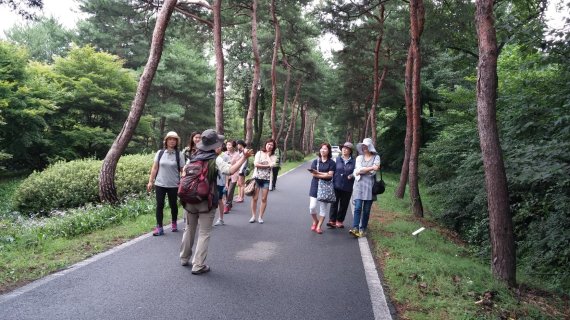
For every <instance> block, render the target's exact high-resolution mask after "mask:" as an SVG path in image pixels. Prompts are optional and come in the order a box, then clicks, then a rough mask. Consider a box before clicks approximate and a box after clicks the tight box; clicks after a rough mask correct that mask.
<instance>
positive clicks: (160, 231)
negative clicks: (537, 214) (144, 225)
mask: <svg viewBox="0 0 570 320" xmlns="http://www.w3.org/2000/svg"><path fill="white" fill-rule="evenodd" d="M152 235H153V236H163V235H164V229H163V228H162V227H159V226H156V227H155V228H154V232H153V233H152Z"/></svg>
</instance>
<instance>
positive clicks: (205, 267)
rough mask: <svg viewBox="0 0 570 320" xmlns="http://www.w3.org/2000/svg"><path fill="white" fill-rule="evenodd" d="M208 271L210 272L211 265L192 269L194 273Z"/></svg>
mask: <svg viewBox="0 0 570 320" xmlns="http://www.w3.org/2000/svg"><path fill="white" fill-rule="evenodd" d="M206 272H210V267H209V266H207V265H206V266H204V268H202V269H200V270H192V274H202V273H206Z"/></svg>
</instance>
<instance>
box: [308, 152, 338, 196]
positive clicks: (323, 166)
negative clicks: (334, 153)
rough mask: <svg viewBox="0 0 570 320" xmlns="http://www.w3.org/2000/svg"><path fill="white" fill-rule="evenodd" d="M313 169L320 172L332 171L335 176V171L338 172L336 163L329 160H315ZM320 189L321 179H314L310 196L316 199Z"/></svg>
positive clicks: (312, 165)
mask: <svg viewBox="0 0 570 320" xmlns="http://www.w3.org/2000/svg"><path fill="white" fill-rule="evenodd" d="M317 161H318V169H317ZM311 168H312V169H315V170H318V171H319V172H329V171H332V172H333V175H334V171H335V170H336V163H335V162H334V161H333V160H331V159H327V161H326V162H322V161H321V159H315V160H313V163H312V164H311ZM329 180H330V179H329ZM318 188H319V179H317V178H315V177H313V180H311V189H310V190H309V196H310V197H313V198H316V197H317V190H318Z"/></svg>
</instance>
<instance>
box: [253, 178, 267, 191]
mask: <svg viewBox="0 0 570 320" xmlns="http://www.w3.org/2000/svg"><path fill="white" fill-rule="evenodd" d="M255 182H257V186H258V187H259V189H269V180H263V179H255Z"/></svg>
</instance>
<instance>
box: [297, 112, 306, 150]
mask: <svg viewBox="0 0 570 320" xmlns="http://www.w3.org/2000/svg"><path fill="white" fill-rule="evenodd" d="M306 121H307V108H303V109H302V110H301V129H300V130H299V148H300V149H301V152H303V154H304V153H305V150H306V148H305V147H306V146H305V140H306V139H305V128H306V124H307V123H306Z"/></svg>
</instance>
